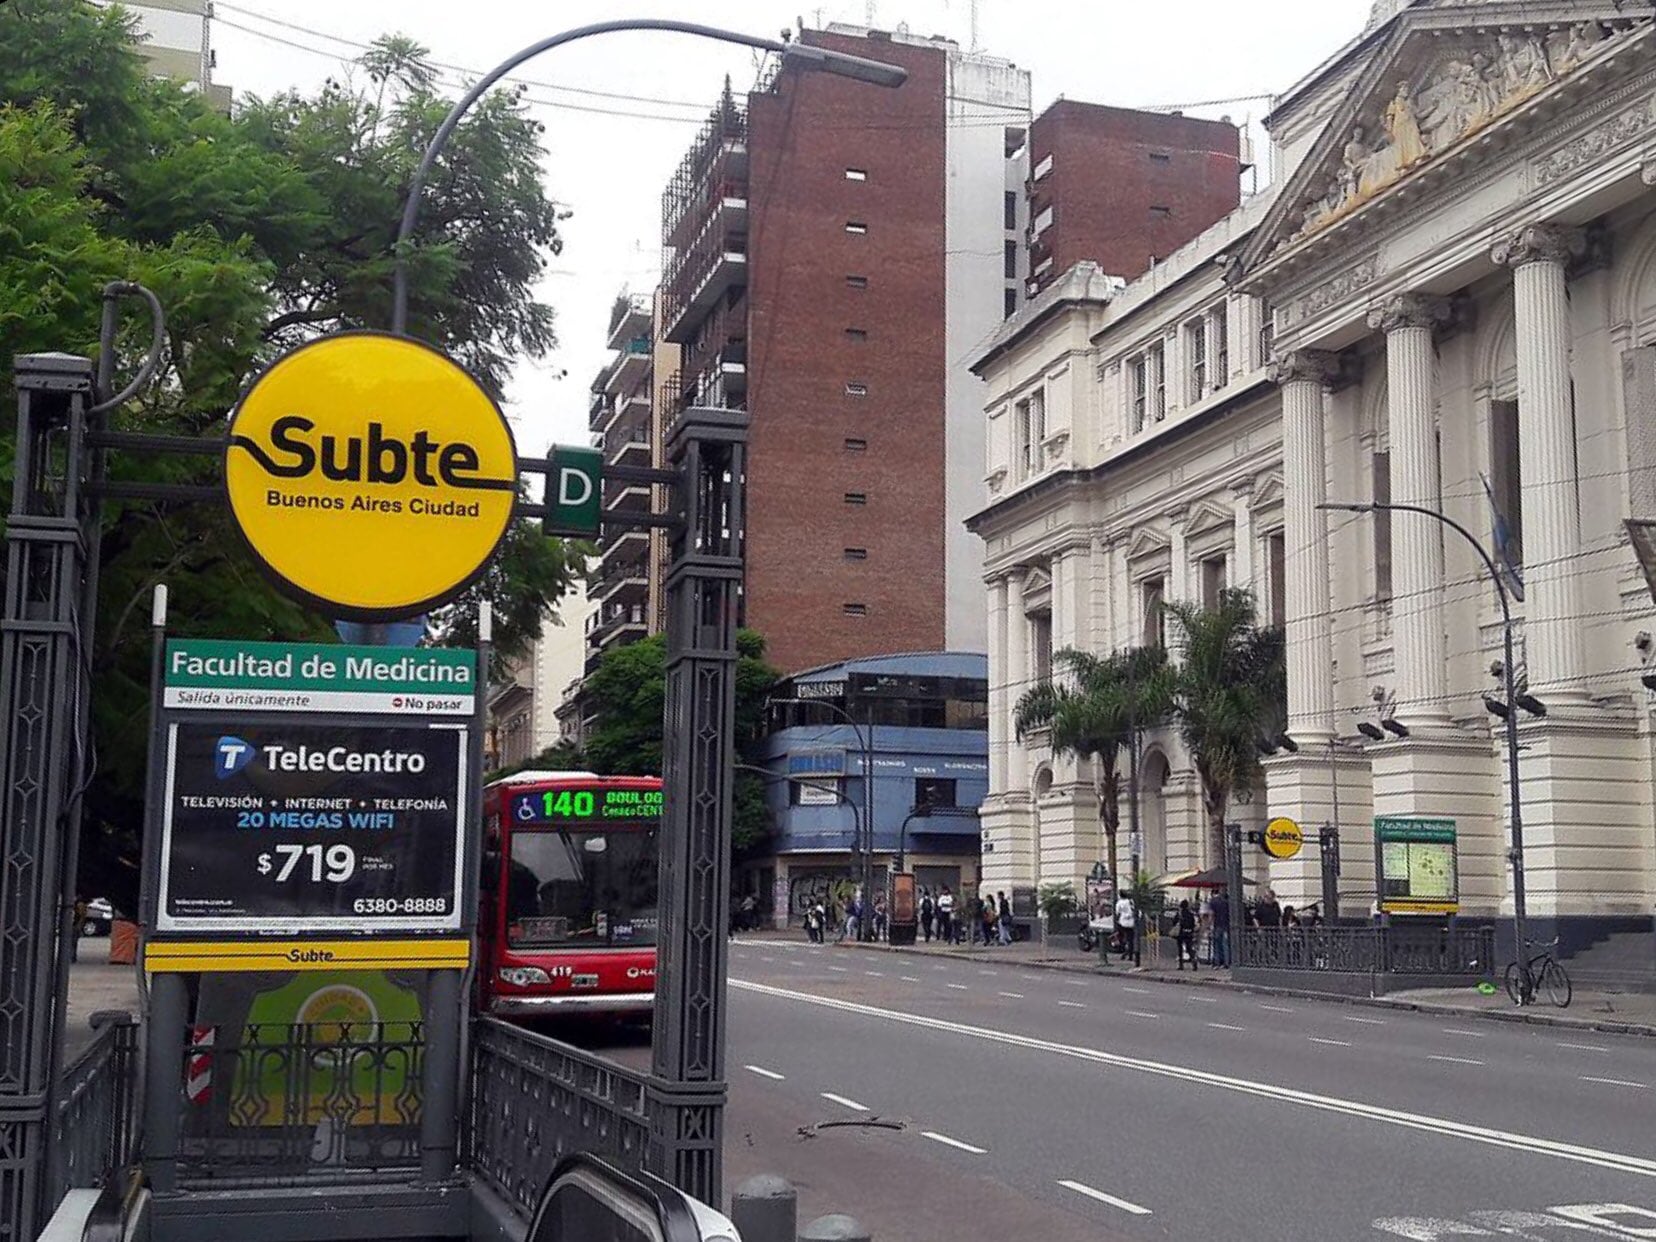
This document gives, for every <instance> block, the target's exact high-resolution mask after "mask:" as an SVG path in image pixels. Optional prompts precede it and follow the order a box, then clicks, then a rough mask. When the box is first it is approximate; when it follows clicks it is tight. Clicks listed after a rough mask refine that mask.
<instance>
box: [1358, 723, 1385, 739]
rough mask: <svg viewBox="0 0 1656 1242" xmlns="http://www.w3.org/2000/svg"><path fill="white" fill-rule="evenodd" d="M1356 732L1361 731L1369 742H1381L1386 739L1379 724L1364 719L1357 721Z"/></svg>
mask: <svg viewBox="0 0 1656 1242" xmlns="http://www.w3.org/2000/svg"><path fill="white" fill-rule="evenodd" d="M1357 732H1359V733H1361V734H1362V735H1363V736H1364V737H1366V738H1368V740H1369V741H1371V742H1383V741H1385V740H1386V735H1385V734H1384V733H1382V732H1381V731H1380V726H1379V725H1374V724H1370V723H1369V722H1368V721H1366V720H1359V721H1358V722H1357Z"/></svg>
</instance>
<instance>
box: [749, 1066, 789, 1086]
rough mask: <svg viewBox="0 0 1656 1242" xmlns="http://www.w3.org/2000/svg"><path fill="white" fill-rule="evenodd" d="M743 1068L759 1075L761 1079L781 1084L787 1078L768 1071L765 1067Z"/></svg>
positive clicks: (784, 1075)
mask: <svg viewBox="0 0 1656 1242" xmlns="http://www.w3.org/2000/svg"><path fill="white" fill-rule="evenodd" d="M742 1068H743V1069H746V1070H752V1071H753V1072H754V1073H755V1074H758V1075H759V1077H761V1078H769V1079H771V1080H772V1081H774V1082H781V1081H782V1080H783V1079H785V1078H786V1077H787V1075H786V1074H778V1073H777V1072H776V1071H775V1070H768V1069H766V1068H765V1067H764V1066H763V1065H744V1066H743V1067H742Z"/></svg>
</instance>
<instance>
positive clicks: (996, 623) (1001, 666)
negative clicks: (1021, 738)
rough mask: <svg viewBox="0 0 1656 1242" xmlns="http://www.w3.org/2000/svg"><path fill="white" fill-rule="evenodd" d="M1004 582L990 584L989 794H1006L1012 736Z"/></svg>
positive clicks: (1010, 679) (999, 579) (998, 579)
mask: <svg viewBox="0 0 1656 1242" xmlns="http://www.w3.org/2000/svg"><path fill="white" fill-rule="evenodd" d="M1006 595H1007V582H1006V579H1005V578H996V579H995V580H994V581H993V582H991V583H990V584H989V792H990V794H991V795H995V794H1002V793H1005V792H1006V773H1007V766H1006V751H1007V746H1008V745H1009V744H1010V742H1009V739H1010V738H1011V736H1012V699H1011V696H1010V693H1009V691H1008V690H1007V687H1008V686H1009V685H1010V684H1011V681H1012V676H1011V674H1010V672H1009V671H1008V670H1007V667H1006V638H1007V626H1006Z"/></svg>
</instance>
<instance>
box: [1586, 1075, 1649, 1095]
mask: <svg viewBox="0 0 1656 1242" xmlns="http://www.w3.org/2000/svg"><path fill="white" fill-rule="evenodd" d="M1581 1081H1582V1082H1602V1083H1603V1084H1604V1085H1605V1086H1607V1087H1638V1088H1639V1089H1640V1090H1641V1091H1648V1090H1650V1084H1649V1083H1647V1082H1629V1081H1628V1080H1627V1079H1625V1078H1594V1077H1592V1076H1591V1075H1588V1074H1583V1075H1582V1076H1581Z"/></svg>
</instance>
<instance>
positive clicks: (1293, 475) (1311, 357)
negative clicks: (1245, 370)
mask: <svg viewBox="0 0 1656 1242" xmlns="http://www.w3.org/2000/svg"><path fill="white" fill-rule="evenodd" d="M1337 369H1338V364H1337V361H1336V359H1335V357H1334V355H1333V354H1329V353H1325V352H1323V351H1322V350H1314V349H1301V350H1296V351H1295V352H1294V353H1291V354H1287V355H1284V356H1283V357H1282V358H1280V359H1278V360H1277V361H1276V362H1275V363H1273V364H1272V378H1273V379H1274V380H1275V382H1276V383H1278V384H1279V385H1281V386H1282V494H1283V513H1282V518H1283V544H1284V565H1283V568H1284V571H1285V576H1286V578H1287V592H1286V594H1287V598H1286V600H1285V601H1284V603H1285V608H1284V614H1285V616H1286V618H1287V628H1288V732H1289V733H1291V734H1292V735H1293V736H1294V737H1295V738H1297V739H1302V740H1309V739H1315V738H1318V737H1323V736H1326V735H1327V734H1328V732H1329V731H1330V729H1331V728H1332V718H1333V711H1334V650H1333V645H1332V643H1331V641H1330V638H1329V632H1330V631H1329V622H1330V620H1331V617H1330V616H1329V611H1328V598H1329V586H1328V515H1327V514H1326V513H1325V512H1323V511H1322V510H1321V509H1319V508H1317V506H1318V505H1320V504H1322V503H1323V501H1325V500H1327V499H1328V459H1327V450H1326V439H1325V435H1324V423H1325V421H1326V418H1327V406H1326V395H1327V391H1328V386H1329V384H1331V383H1332V382H1333V380H1334V376H1335V373H1336V371H1337Z"/></svg>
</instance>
